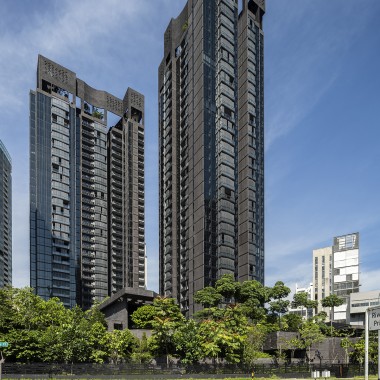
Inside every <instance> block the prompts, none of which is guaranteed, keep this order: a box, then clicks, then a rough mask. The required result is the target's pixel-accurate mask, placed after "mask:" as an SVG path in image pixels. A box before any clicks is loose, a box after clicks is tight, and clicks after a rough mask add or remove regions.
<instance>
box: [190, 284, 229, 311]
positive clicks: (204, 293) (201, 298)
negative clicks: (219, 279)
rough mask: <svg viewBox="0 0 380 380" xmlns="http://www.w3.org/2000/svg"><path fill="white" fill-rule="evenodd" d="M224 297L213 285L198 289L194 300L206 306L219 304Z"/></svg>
mask: <svg viewBox="0 0 380 380" xmlns="http://www.w3.org/2000/svg"><path fill="white" fill-rule="evenodd" d="M222 298H223V296H222V294H221V293H219V292H218V291H217V290H216V289H215V288H213V287H211V286H208V287H206V288H204V289H201V290H198V291H197V292H196V293H195V294H194V302H195V303H199V304H201V305H202V306H203V307H204V308H210V307H215V306H218V305H219V304H220V302H221V301H222Z"/></svg>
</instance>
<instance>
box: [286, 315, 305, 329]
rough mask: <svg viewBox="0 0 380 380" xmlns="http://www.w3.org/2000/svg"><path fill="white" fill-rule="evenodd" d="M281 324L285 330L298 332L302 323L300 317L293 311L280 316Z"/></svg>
mask: <svg viewBox="0 0 380 380" xmlns="http://www.w3.org/2000/svg"><path fill="white" fill-rule="evenodd" d="M282 324H283V328H284V330H285V331H293V332H298V330H299V329H300V327H301V325H302V317H301V316H300V315H299V314H294V313H289V314H285V315H284V316H283V317H282Z"/></svg>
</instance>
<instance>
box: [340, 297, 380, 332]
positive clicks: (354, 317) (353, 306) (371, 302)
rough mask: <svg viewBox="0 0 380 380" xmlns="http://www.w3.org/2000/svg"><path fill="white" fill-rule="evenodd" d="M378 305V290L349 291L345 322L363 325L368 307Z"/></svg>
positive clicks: (379, 298) (379, 303)
mask: <svg viewBox="0 0 380 380" xmlns="http://www.w3.org/2000/svg"><path fill="white" fill-rule="evenodd" d="M379 305H380V290H371V291H368V292H359V293H351V294H350V296H349V302H348V305H347V317H346V318H347V323H348V324H350V325H351V326H355V327H362V328H364V326H365V313H366V311H367V309H368V308H369V307H371V308H372V307H378V306H379Z"/></svg>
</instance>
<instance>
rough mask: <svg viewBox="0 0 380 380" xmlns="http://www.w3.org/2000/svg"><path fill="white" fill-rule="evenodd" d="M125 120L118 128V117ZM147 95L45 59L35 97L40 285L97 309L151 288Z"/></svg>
mask: <svg viewBox="0 0 380 380" xmlns="http://www.w3.org/2000/svg"><path fill="white" fill-rule="evenodd" d="M115 117H116V118H117V119H119V121H118V122H117V123H116V124H115V125H113V124H112V121H111V119H113V118H115ZM143 120H144V97H143V95H141V94H139V93H138V92H136V91H134V90H132V89H130V88H129V89H128V90H127V92H126V94H125V97H124V99H118V98H116V97H115V96H113V95H111V94H109V93H107V92H105V91H99V90H95V89H93V88H91V87H90V86H88V85H87V84H86V83H85V82H83V81H82V80H80V79H78V78H77V77H76V74H75V73H74V72H72V71H70V70H68V69H66V68H65V67H63V66H60V65H58V64H56V63H55V62H52V61H50V60H48V59H47V58H45V57H42V56H39V58H38V69H37V89H36V91H31V93H30V258H31V272H30V276H31V286H32V287H33V288H34V289H35V291H36V293H37V294H38V295H40V296H42V297H44V298H49V297H52V296H55V297H59V298H60V299H61V300H62V302H63V303H64V304H65V305H66V306H68V307H72V306H74V305H75V304H79V305H80V306H82V307H84V308H89V307H90V306H91V305H92V304H93V302H94V301H100V300H102V299H104V298H105V297H107V296H109V295H111V294H114V293H115V292H117V291H118V290H120V289H122V288H124V287H126V286H129V287H145V275H144V273H145V265H141V263H144V260H145V252H144V244H145V231H144V125H143Z"/></svg>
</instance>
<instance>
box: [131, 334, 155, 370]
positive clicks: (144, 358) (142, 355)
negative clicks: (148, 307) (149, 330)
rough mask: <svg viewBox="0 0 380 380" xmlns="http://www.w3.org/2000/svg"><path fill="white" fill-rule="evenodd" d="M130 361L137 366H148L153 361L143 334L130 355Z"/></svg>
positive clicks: (147, 341)
mask: <svg viewBox="0 0 380 380" xmlns="http://www.w3.org/2000/svg"><path fill="white" fill-rule="evenodd" d="M131 359H132V361H133V362H135V363H139V364H142V363H143V364H149V363H150V362H151V361H152V360H153V356H152V354H151V352H150V349H149V340H148V338H147V336H146V333H145V332H144V333H143V335H142V337H141V339H140V340H139V342H138V346H137V348H136V349H135V350H134V352H133V353H132V355H131Z"/></svg>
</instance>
